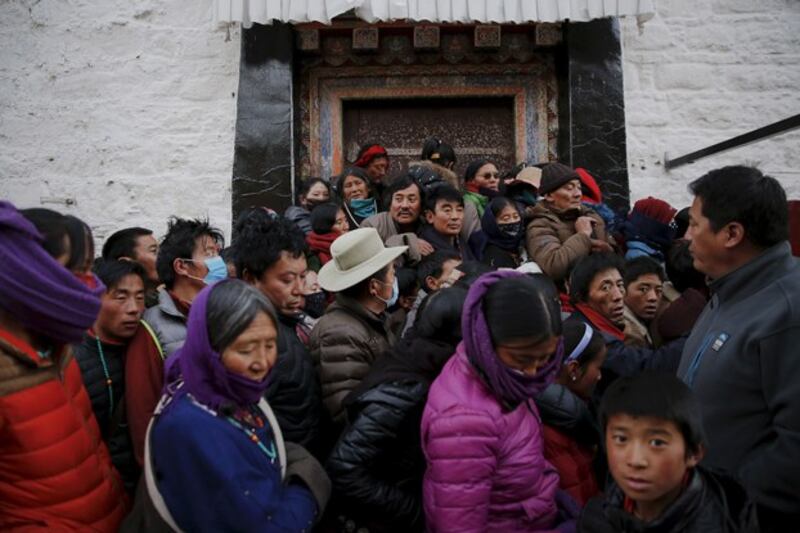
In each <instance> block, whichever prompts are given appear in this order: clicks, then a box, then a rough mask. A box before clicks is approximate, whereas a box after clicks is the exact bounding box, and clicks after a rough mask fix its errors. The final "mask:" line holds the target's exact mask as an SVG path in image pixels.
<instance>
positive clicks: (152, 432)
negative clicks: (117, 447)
mask: <svg viewBox="0 0 800 533" xmlns="http://www.w3.org/2000/svg"><path fill="white" fill-rule="evenodd" d="M276 324H277V319H276V316H275V310H274V309H273V307H272V305H271V304H270V303H269V301H268V300H267V299H266V298H265V297H264V296H263V295H262V294H261V292H259V291H258V289H256V288H255V287H252V286H250V285H248V284H246V283H244V282H242V281H239V280H226V281H222V282H219V283H217V284H215V285H212V286H209V287H207V288H205V289H204V290H203V291H202V292H200V294H199V295H198V296H197V298H196V299H195V300H194V301H193V302H192V309H191V311H190V313H189V319H188V325H187V337H186V343H185V344H184V345H183V347H182V348H181V349H180V350H179V351H178V352H176V354H175V355H174V356H172V357H171V358H170V359H169V360H168V361H167V370H166V373H167V376H166V385H165V387H164V395H163V396H162V398H161V402H160V403H159V406H158V407H157V408H156V412H155V414H154V418H153V421H152V422H151V424H150V428H149V429H148V436H147V438H146V445H145V487H144V488H146V491H145V490H144V488H143V487H140V493H139V495H140V496H144V493H145V492H146V497H145V498H144V499H145V500H149V501H150V502H152V505H153V506H154V507H155V509H156V510H157V511H158V515H159V516H160V518H161V519H162V520H163V521H165V522H166V523H167V524H168V525H169V526H170V528H171V529H178V530H184V531H303V530H305V531H309V530H310V529H311V527H312V525H313V523H314V521H315V519H316V517H317V516H319V514H321V513H322V511H323V509H324V506H325V502H326V500H327V498H328V495H329V491H330V482H329V481H328V478H327V476H326V475H325V473H324V470H323V469H322V467H321V466H320V465H319V463H317V462H316V460H315V459H313V458H312V457H311V456H310V455H309V454H308V452H306V451H305V450H304V449H303V448H301V447H300V446H297V445H292V444H291V443H284V441H283V437H282V436H281V430H280V428H279V427H278V423H277V421H276V419H275V416H274V415H273V413H272V410H271V409H270V407H269V405H268V404H267V402H266V401H265V400H264V399H263V395H264V391H265V390H266V388H267V386H268V384H269V380H270V371H271V370H272V368H273V366H274V365H275V362H276V360H277V357H278V352H277V345H278V330H277V325H276ZM137 504H138V502H137ZM136 514H137V513H136V512H134V515H136ZM127 525H130V526H133V524H127ZM142 527H144V528H145V529H147V528H148V526H147V524H145V525H144V526H142ZM134 529H135V528H134ZM140 529H141V528H140Z"/></svg>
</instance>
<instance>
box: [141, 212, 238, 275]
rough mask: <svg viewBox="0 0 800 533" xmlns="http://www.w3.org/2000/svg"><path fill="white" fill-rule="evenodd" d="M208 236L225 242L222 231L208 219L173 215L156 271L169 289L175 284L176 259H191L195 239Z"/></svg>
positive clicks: (222, 242) (162, 244)
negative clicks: (174, 264)
mask: <svg viewBox="0 0 800 533" xmlns="http://www.w3.org/2000/svg"><path fill="white" fill-rule="evenodd" d="M204 236H208V237H211V238H212V239H214V241H215V242H217V243H218V244H220V245H222V244H224V242H225V239H224V237H223V236H222V232H221V231H220V230H218V229H217V228H215V227H213V226H212V225H211V224H209V222H208V220H206V219H197V218H195V219H187V218H178V217H172V218H170V219H169V222H168V225H167V234H166V235H164V239H162V241H161V245H160V246H159V248H158V256H157V257H156V272H158V279H160V280H161V282H162V283H164V286H165V287H166V288H167V289H171V288H172V287H173V285H174V284H175V278H176V276H175V267H174V266H173V263H174V262H175V260H176V259H189V258H191V257H192V253H194V247H195V241H196V240H197V239H199V238H200V237H204Z"/></svg>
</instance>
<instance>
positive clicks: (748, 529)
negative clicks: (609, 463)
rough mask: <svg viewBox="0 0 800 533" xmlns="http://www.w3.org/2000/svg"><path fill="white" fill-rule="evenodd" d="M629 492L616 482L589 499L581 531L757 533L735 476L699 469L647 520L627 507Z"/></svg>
mask: <svg viewBox="0 0 800 533" xmlns="http://www.w3.org/2000/svg"><path fill="white" fill-rule="evenodd" d="M624 497H625V494H624V493H623V492H622V490H621V489H620V488H619V487H618V486H617V485H616V484H614V483H613V482H612V483H611V484H610V486H609V487H608V490H606V495H605V499H604V498H603V497H602V496H598V497H595V498H592V499H591V500H589V503H587V504H586V507H585V508H584V510H583V513H582V514H581V517H580V521H579V523H578V532H579V533H612V532H613V533H662V532H663V533H671V532H673V531H675V532H677V531H680V532H681V533H710V532H714V533H757V532H758V531H759V527H758V519H757V517H756V512H755V506H754V505H753V504H752V503H751V502H750V501H749V500H748V498H747V495H746V493H745V491H744V489H743V488H742V486H741V485H739V484H738V483H737V482H736V481H734V480H733V478H731V477H728V476H726V475H724V474H719V473H712V472H710V471H708V470H706V469H704V468H703V467H697V468H695V471H694V473H693V476H692V479H691V480H690V482H689V485H688V486H687V487H686V489H685V490H684V491H683V493H682V494H681V495H680V496H678V499H677V500H675V501H674V502H672V504H671V505H670V506H669V507H667V508H666V509H665V510H664V512H663V513H662V514H661V516H659V517H658V518H656V519H655V520H653V521H651V522H643V521H641V520H639V519H638V518H636V517H635V516H634V515H633V514H631V513H628V512H626V511H625V510H624V509H623V500H624Z"/></svg>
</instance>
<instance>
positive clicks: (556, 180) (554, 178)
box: [539, 163, 581, 196]
mask: <svg viewBox="0 0 800 533" xmlns="http://www.w3.org/2000/svg"><path fill="white" fill-rule="evenodd" d="M580 179H581V178H580V176H578V173H577V172H575V169H573V168H571V167H568V166H567V165H562V164H561V163H548V164H546V165H545V166H543V167H542V181H541V183H540V184H539V195H540V196H543V195H545V194H547V193H551V192H553V191H555V190H556V189H558V188H559V187H561V186H562V185H564V184H565V183H568V182H570V181H572V180H578V181H580Z"/></svg>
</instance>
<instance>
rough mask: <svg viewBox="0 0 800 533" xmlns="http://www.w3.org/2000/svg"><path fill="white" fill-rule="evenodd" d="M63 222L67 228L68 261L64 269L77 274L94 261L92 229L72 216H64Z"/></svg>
mask: <svg viewBox="0 0 800 533" xmlns="http://www.w3.org/2000/svg"><path fill="white" fill-rule="evenodd" d="M64 222H65V223H66V227H67V234H68V235H69V244H70V247H69V260H68V261H67V264H66V267H67V269H68V270H71V271H73V272H77V271H78V269H82V268H84V267H85V266H86V264H87V263H88V264H91V262H92V261H94V237H93V236H92V228H90V227H89V225H88V224H87V223H86V222H84V221H83V220H81V219H79V218H78V217H75V216H72V215H64Z"/></svg>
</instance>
